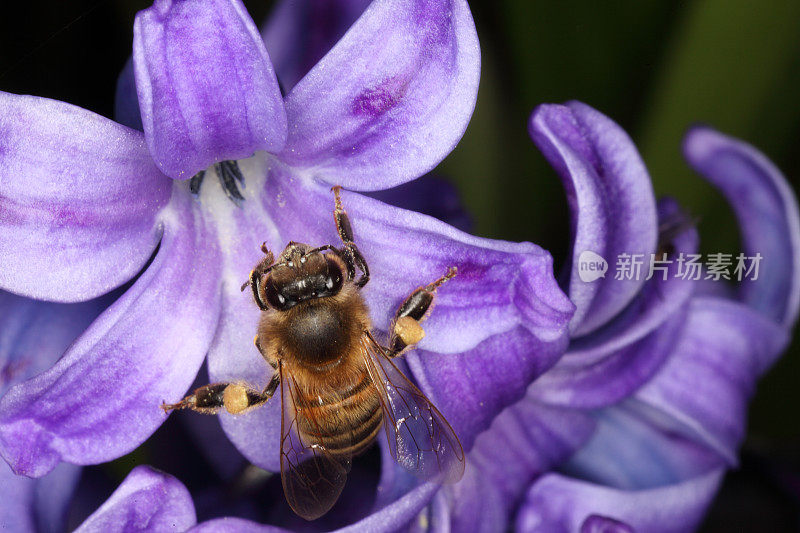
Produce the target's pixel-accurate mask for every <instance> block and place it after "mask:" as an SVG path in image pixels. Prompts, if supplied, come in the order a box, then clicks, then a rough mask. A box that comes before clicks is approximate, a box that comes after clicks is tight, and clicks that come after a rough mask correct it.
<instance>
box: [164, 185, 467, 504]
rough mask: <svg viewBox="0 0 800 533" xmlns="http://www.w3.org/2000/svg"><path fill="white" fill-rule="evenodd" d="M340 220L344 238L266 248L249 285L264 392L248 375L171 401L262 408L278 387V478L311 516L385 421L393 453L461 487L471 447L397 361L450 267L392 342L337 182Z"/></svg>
mask: <svg viewBox="0 0 800 533" xmlns="http://www.w3.org/2000/svg"><path fill="white" fill-rule="evenodd" d="M333 191H334V222H335V224H336V229H337V232H338V234H339V237H340V238H341V240H342V244H343V246H342V247H341V248H336V247H334V246H332V245H325V246H320V247H316V248H313V247H311V246H309V245H307V244H301V243H296V242H290V243H289V244H288V245H287V246H286V248H285V249H284V250H283V252H282V253H281V254H280V256H279V257H278V260H277V261H275V260H274V256H273V254H272V253H271V252H270V251H269V250H268V249H267V247H266V245H265V244H264V245H262V246H261V250H262V252H263V253H264V255H265V257H264V258H263V260H262V261H261V262H259V263H258V265H256V267H255V268H254V269H253V271H252V273H251V274H250V279H249V281H247V282H246V283H245V284H244V285H243V286H242V291H244V290H245V289H247V287H248V286H249V287H250V288H251V290H252V295H253V298H254V300H255V302H256V304H257V305H258V307H259V308H260V309H261V311H262V314H261V319H260V322H259V325H258V334H257V335H256V337H255V345H256V347H257V348H258V351H259V352H260V353H261V355H262V356H263V357H264V359H265V360H266V361H267V363H269V365H270V366H271V367H272V369H273V370H274V373H273V374H272V378H271V379H270V381H269V384H268V385H267V386H266V388H264V389H263V390H261V391H259V390H258V389H256V388H254V387H252V386H250V385H247V384H243V383H213V384H210V385H206V386H204V387H200V388H199V389H197V390H195V391H194V392H193V393H192V394H191V395H189V396H186V397H185V398H184V399H183V400H181V401H180V402H178V403H176V404H170V405H166V404H162V408H163V409H164V410H165V411H167V412H169V411H171V410H173V409H184V408H188V409H192V410H194V411H198V412H200V413H207V414H215V413H217V412H219V411H220V410H221V409H223V408H224V409H225V410H227V411H228V412H230V413H232V414H240V413H243V412H245V411H247V410H250V409H253V408H256V407H258V406H261V405H264V404H265V403H266V402H267V401H268V400H269V399H270V398H271V397H272V396H273V394H274V393H275V392H276V391H277V389H278V387H280V389H281V402H282V413H283V414H282V420H281V440H280V457H281V481H282V483H283V489H284V493H285V495H286V499H287V501H288V502H289V505H290V506H291V507H292V509H293V510H294V511H295V512H296V513H297V514H298V515H300V516H301V517H303V518H305V519H306V520H314V519H316V518H319V517H320V516H322V515H323V514H325V513H326V512H327V511H328V510H329V509H330V508H331V507H332V506H333V505H334V503H336V500H337V499H338V498H339V495H340V494H341V492H342V489H343V488H344V484H345V481H346V478H347V474H348V472H349V470H350V465H351V459H352V458H353V457H354V456H356V455H358V454H360V453H361V452H363V451H365V450H366V449H367V448H368V447H369V446H370V444H372V442H373V441H374V440H375V438H376V436H377V435H378V433H379V431H380V428H381V426H382V427H383V429H384V433H385V435H386V439H387V441H388V445H389V450H390V452H391V454H392V456H393V457H394V459H395V460H396V461H397V462H398V463H399V464H400V465H402V466H403V467H405V468H406V469H408V470H410V471H411V472H413V473H415V474H417V475H418V476H420V477H421V478H423V479H425V480H436V481H439V482H443V483H455V482H456V481H458V480H459V479H461V476H462V475H463V473H464V451H463V449H462V448H461V443H460V442H459V440H458V438H457V437H456V435H455V433H454V432H453V428H452V427H450V424H448V422H447V421H446V420H445V418H444V417H443V416H442V414H441V413H440V412H439V410H438V409H437V408H436V407H435V406H434V405H433V404H432V403H431V402H430V401H429V400H428V399H427V398H426V397H425V395H424V394H423V393H422V392H421V391H420V390H419V389H418V388H417V387H416V386H415V385H414V384H413V383H412V382H411V381H410V380H409V379H408V378H407V377H406V376H405V375H403V373H402V372H401V371H400V370H399V369H398V368H397V366H396V365H395V364H394V362H393V361H392V359H393V358H395V357H397V356H399V355H401V354H403V353H405V352H406V351H407V350H409V349H410V348H412V347H413V346H414V345H415V344H417V343H418V342H419V341H420V340H422V338H423V336H424V334H425V332H424V330H423V328H422V326H421V322H422V321H423V320H424V319H425V318H426V316H427V315H428V313H429V312H430V309H431V307H432V304H433V301H434V299H435V296H436V292H437V289H438V288H439V287H440V286H441V285H442V284H444V283H445V282H447V281H448V280H450V279H451V278H453V277H454V276H455V275H456V269H455V268H454V267H451V268H450V269H449V270H448V272H447V273H446V274H444V275H443V276H442V277H440V278H439V279H437V280H435V281H433V282H432V283H429V284H428V285H425V286H422V287H419V288H417V289H416V290H415V291H413V292H412V293H411V295H409V296H408V297H407V298H406V299H405V300H404V301H403V303H402V304H401V305H400V307H399V308H398V310H397V312H396V313H395V316H394V319H393V320H392V322H391V325H390V327H389V332H390V333H389V338H388V343H387V345H383V344H381V343H380V342H378V340H377V339H376V337H375V334H373V332H372V324H371V321H370V318H369V310H368V308H367V304H366V302H365V301H364V298H363V296H362V295H361V292H360V291H361V289H362V288H363V287H364V286H365V285H366V284H367V282H368V281H369V279H370V275H369V267H368V266H367V262H366V260H365V259H364V257H363V256H362V254H361V252H360V251H359V250H358V247H357V246H356V245H355V243H354V242H353V230H352V227H351V225H350V220H349V218H348V216H347V213H346V212H345V210H344V208H343V207H342V201H341V198H340V194H339V187H334V188H333Z"/></svg>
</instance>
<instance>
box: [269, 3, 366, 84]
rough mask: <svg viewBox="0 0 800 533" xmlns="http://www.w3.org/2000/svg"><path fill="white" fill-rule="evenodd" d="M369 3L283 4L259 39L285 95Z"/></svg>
mask: <svg viewBox="0 0 800 533" xmlns="http://www.w3.org/2000/svg"><path fill="white" fill-rule="evenodd" d="M371 1H372V0H282V1H281V2H278V4H277V5H276V6H275V8H274V10H273V12H272V15H270V17H269V19H267V22H266V24H265V26H264V30H263V31H262V35H263V37H264V42H265V43H266V45H267V50H268V51H269V55H270V57H271V58H272V63H273V64H274V65H275V72H277V74H278V80H279V81H280V83H281V86H282V87H283V88H284V90H285V91H286V92H289V91H291V89H292V88H293V87H294V86H295V85H297V82H298V81H300V79H302V77H303V76H305V75H306V73H307V72H308V71H309V70H311V67H313V66H314V65H316V64H317V62H318V61H319V60H320V59H322V57H323V56H324V55H325V54H326V53H328V50H330V49H331V48H332V47H333V45H334V44H336V42H337V41H338V40H339V39H341V38H342V36H343V35H344V33H345V32H346V31H347V30H348V29H349V28H350V26H351V25H352V24H353V22H355V21H356V19H358V17H359V16H360V15H361V13H363V12H364V9H366V7H367V6H368V5H369V3H370V2H371Z"/></svg>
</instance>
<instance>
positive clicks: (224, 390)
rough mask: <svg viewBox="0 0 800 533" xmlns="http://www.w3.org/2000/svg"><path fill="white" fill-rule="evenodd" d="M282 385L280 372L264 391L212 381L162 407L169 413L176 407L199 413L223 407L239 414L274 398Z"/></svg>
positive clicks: (210, 411)
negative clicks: (175, 401)
mask: <svg viewBox="0 0 800 533" xmlns="http://www.w3.org/2000/svg"><path fill="white" fill-rule="evenodd" d="M278 385H280V374H278V373H277V372H276V373H275V374H273V376H272V379H271V380H270V381H269V384H267V386H266V387H265V388H264V390H263V391H261V392H258V391H257V390H256V389H254V388H252V387H249V386H246V385H241V384H239V383H212V384H210V385H205V386H204V387H200V388H199V389H196V390H195V391H194V392H193V393H192V394H190V395H189V396H186V397H185V398H184V399H183V400H181V401H179V402H178V403H172V404H167V403H162V404H161V408H162V409H163V410H164V412H166V413H169V412H170V411H174V410H176V409H191V410H192V411H197V412H198V413H203V414H207V415H215V414H217V413H218V412H219V411H220V409H222V408H223V407H224V408H225V410H226V411H228V412H229V413H231V414H233V415H238V414H239V413H242V412H244V411H246V410H247V409H250V408H252V407H258V406H260V405H263V404H264V403H266V401H267V400H269V399H270V398H272V395H273V394H275V391H276V390H277V388H278Z"/></svg>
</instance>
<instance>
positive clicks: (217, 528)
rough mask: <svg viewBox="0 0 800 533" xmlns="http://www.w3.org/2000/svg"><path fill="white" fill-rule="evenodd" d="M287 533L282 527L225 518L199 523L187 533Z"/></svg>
mask: <svg viewBox="0 0 800 533" xmlns="http://www.w3.org/2000/svg"><path fill="white" fill-rule="evenodd" d="M218 532H222V533H289V530H287V529H283V528H282V527H275V526H267V525H263V524H258V523H256V522H252V521H250V520H244V519H243V518H235V517H225V518H216V519H214V520H208V521H207V522H201V523H200V524H197V525H196V526H195V527H193V528H192V529H190V530H189V531H188V532H187V533H218Z"/></svg>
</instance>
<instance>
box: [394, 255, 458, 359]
mask: <svg viewBox="0 0 800 533" xmlns="http://www.w3.org/2000/svg"><path fill="white" fill-rule="evenodd" d="M456 273H457V269H456V267H450V268H449V269H448V270H447V274H445V275H444V276H442V277H440V278H439V279H437V280H436V281H434V282H433V283H429V284H428V285H425V286H424V287H420V288H418V289H416V290H415V291H414V292H412V293H411V295H409V296H408V297H407V298H406V299H405V300H404V301H403V303H402V304H401V305H400V307H399V308H398V309H397V312H396V313H395V315H394V319H393V320H392V324H391V327H390V328H389V334H390V337H389V353H388V355H389V357H397V356H398V355H400V354H401V353H402V352H403V351H404V350H405V349H406V348H408V347H409V346H413V345H415V344H417V343H418V342H419V341H421V340H422V339H423V337H425V330H424V329H422V325H421V322H422V321H423V320H425V318H427V316H428V313H429V312H430V310H431V307H432V306H433V300H434V297H435V296H436V289H438V288H439V287H441V286H442V284H444V283H445V282H447V281H449V280H451V279H453V278H454V277H455V275H456Z"/></svg>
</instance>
